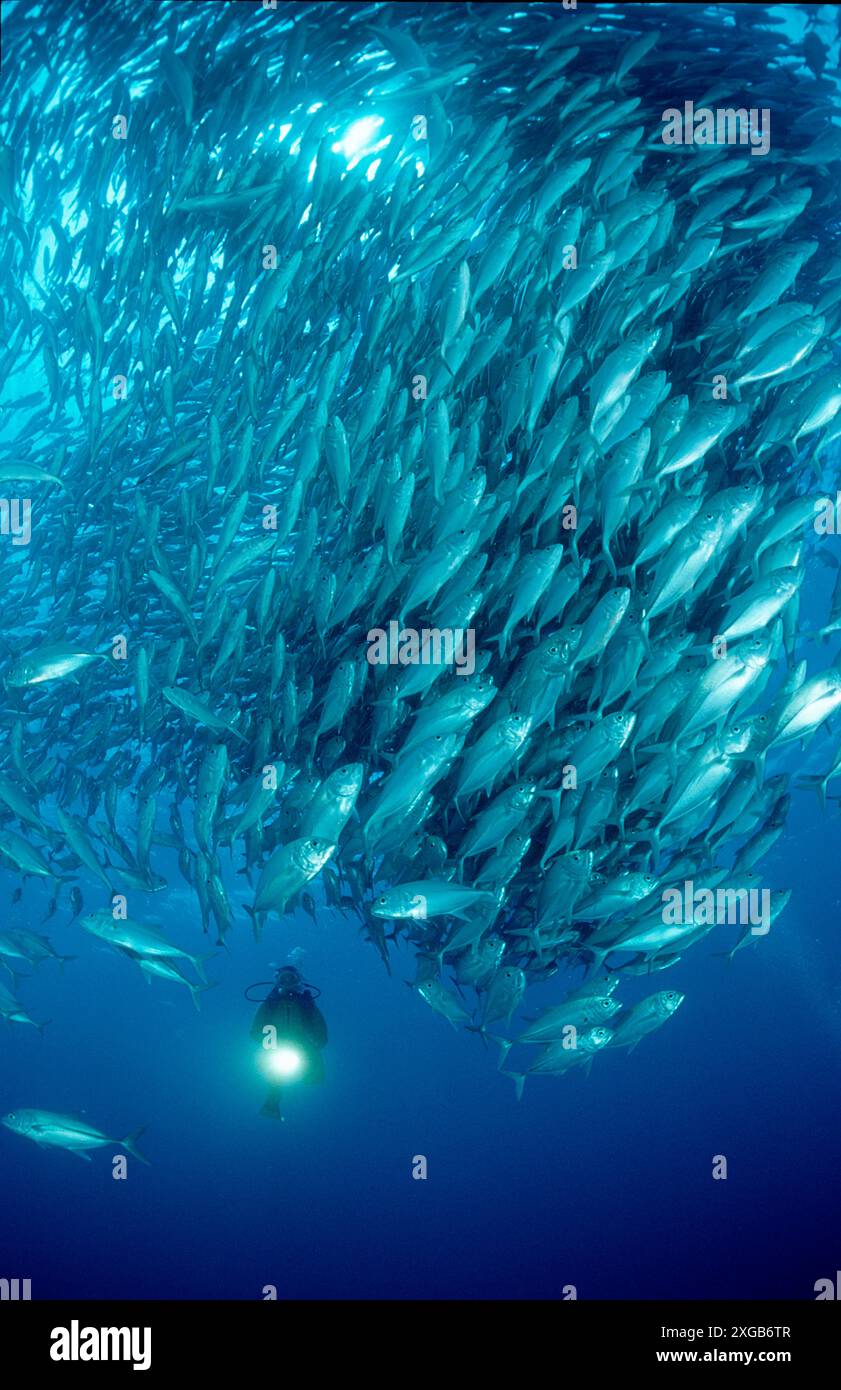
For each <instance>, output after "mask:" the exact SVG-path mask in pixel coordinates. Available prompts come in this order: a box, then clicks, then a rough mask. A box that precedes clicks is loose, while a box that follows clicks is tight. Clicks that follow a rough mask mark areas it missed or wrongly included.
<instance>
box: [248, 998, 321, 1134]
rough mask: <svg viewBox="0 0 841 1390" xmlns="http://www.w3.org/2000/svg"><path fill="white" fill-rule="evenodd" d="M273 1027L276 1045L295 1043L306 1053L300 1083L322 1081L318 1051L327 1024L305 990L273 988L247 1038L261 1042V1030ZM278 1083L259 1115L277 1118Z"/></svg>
mask: <svg viewBox="0 0 841 1390" xmlns="http://www.w3.org/2000/svg"><path fill="white" fill-rule="evenodd" d="M269 1026H274V1029H275V1032H276V1036H277V1039H278V1041H279V1042H282V1041H288V1042H297V1043H300V1044H301V1046H302V1047H303V1048H304V1049H305V1050H306V1056H307V1066H306V1070H305V1071H304V1073H303V1075H302V1076H301V1078H300V1079H301V1081H306V1082H309V1083H310V1084H312V1083H314V1082H315V1083H317V1082H319V1081H323V1080H324V1059H323V1058H322V1056H321V1049H322V1048H323V1047H325V1046H326V1044H327V1024H326V1023H325V1022H324V1015H323V1014H322V1012H321V1010H320V1009H319V1008H318V1007H317V1005H316V1002H315V999H314V998H313V996H312V995H311V994H310V992H309V990H307V989H303V990H294V989H285V990H282V989H280V988H279V987H278V986H277V985H276V986H275V988H274V989H273V990H272V992H271V994H269V995H267V997H266V998H265V999H264V1000H263V1002H262V1004H261V1005H260V1007H259V1009H258V1010H257V1014H256V1016H255V1019H254V1022H253V1023H252V1025H251V1036H252V1038H254V1040H255V1041H256V1042H260V1043H262V1042H263V1039H264V1033H263V1029H264V1028H267V1027H269ZM282 1085H283V1083H282V1082H278V1083H277V1084H276V1085H271V1086H270V1088H269V1095H268V1099H267V1101H266V1104H265V1105H264V1106H263V1112H262V1113H263V1114H268V1115H279V1114H280V1111H279V1108H278V1102H279V1099H280V1092H281V1089H282Z"/></svg>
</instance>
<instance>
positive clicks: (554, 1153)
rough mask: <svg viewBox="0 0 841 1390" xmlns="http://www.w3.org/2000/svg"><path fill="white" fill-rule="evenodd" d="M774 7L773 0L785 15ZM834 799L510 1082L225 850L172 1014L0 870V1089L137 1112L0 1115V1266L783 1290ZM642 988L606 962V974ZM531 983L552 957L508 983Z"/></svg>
mask: <svg viewBox="0 0 841 1390" xmlns="http://www.w3.org/2000/svg"><path fill="white" fill-rule="evenodd" d="M664 8H668V7H664ZM801 8H802V9H805V7H801ZM802 18H803V16H802V14H800V15H798V13H797V11H796V9H795V8H794V7H792V33H793V34H795V33H797V32H800V31H802ZM798 26H799V27H798ZM831 578H832V576H831V575H829V573H828V572H827V570H826V569H825V568H824V567H823V566H820V565H810V567H809V577H808V580H807V585H806V588H805V591H804V595H803V600H802V606H801V616H800V625H801V627H802V629H803V630H804V631H808V630H810V629H812V628H817V627H819V626H820V625H821V623H822V622H823V621H824V615H825V612H826V605H827V601H828V593H829V588H830V587H831ZM827 650H828V651H830V652H832V651H833V648H832V647H830V648H828V649H823V655H824V659H825V658H826V651H827ZM833 732H834V739H833ZM836 745H837V727H836V728H835V729H834V731H827V732H825V733H823V734H821V735H820V736H819V737H818V738H816V739H815V740H813V741H812V743H811V744H810V746H809V749H808V755H807V757H806V758H803V757H801V756H800V755H799V754H798V753H797V752H794V753H790V754H788V755H787V756H786V758H785V759H778V760H777V761H776V762H775V764H774V767H775V770H776V769H777V768H786V767H787V768H790V769H791V770H792V771H795V772H803V771H814V770H819V769H821V768H823V767H825V766H826V765H827V762H828V759H829V757H830V753H831V750H832V749H833V747H835V746H836ZM352 752H353V750H349V753H352ZM838 825H839V822H838V803H837V802H835V801H832V800H831V801H830V802H829V807H828V810H827V812H826V813H825V814H822V813H821V812H820V810H819V808H818V805H817V801H816V798H815V797H814V796H813V795H812V794H811V793H808V792H798V793H796V795H795V801H794V809H793V811H792V814H791V816H790V818H789V821H788V825H787V828H786V831H785V834H784V835H783V837H782V838H781V839H780V840H779V841H778V843H777V844H776V846H775V848H774V849H773V850H772V852H771V854H770V855H769V857H768V859H767V860H766V861H764V862H763V876H764V879H765V880H766V881H767V882H769V883H773V884H774V886H778V887H785V888H790V889H791V890H792V899H791V902H790V905H789V907H788V909H787V910H786V912H785V913H784V914H783V916H782V917H781V919H780V921H779V923H778V924H775V925H774V927H773V928H772V930H771V932H770V933H769V935H768V936H767V938H762V939H759V940H758V941H757V942H756V944H755V945H752V946H750V947H749V948H747V949H745V950H743V951H740V952H739V953H738V954H737V955H736V956H735V959H734V960H733V961H732V962H730V961H728V960H726V959H723V958H721V957H720V956H718V955H717V954H715V951H716V949H725V948H726V946H729V945H732V942H733V940H734V938H735V929H732V932H731V935H730V936H728V937H727V939H726V941H722V942H721V943H720V944H719V942H718V941H716V943H715V945H711V944H709V943H704V944H703V945H701V946H700V947H697V948H696V949H694V950H693V951H692V952H691V953H690V954H689V955H688V956H687V957H686V958H685V959H684V960H683V961H681V962H680V963H679V964H678V965H677V966H676V967H675V968H673V969H672V970H670V971H669V972H668V974H667V975H664V976H663V977H659V976H658V977H655V980H654V985H653V987H654V988H661V987H662V988H670V989H671V988H676V989H680V990H682V991H684V992H685V994H686V999H685V1002H684V1003H683V1005H682V1007H681V1009H680V1010H679V1012H678V1014H677V1015H676V1016H675V1018H674V1019H673V1020H672V1021H671V1022H670V1024H669V1026H668V1030H667V1032H666V1033H664V1034H662V1035H656V1036H654V1037H652V1038H649V1039H646V1040H644V1041H643V1043H642V1044H641V1045H640V1046H639V1048H638V1049H636V1050H635V1051H634V1052H633V1053H632V1054H630V1055H627V1054H626V1053H624V1052H615V1053H606V1054H605V1055H604V1056H602V1057H600V1058H599V1059H598V1062H597V1065H595V1066H594V1067H593V1069H592V1071H591V1072H590V1074H589V1075H585V1074H584V1073H583V1072H579V1071H577V1072H574V1073H573V1074H571V1075H569V1076H567V1077H564V1078H562V1079H557V1080H556V1079H553V1078H542V1077H535V1078H530V1079H529V1080H528V1081H527V1084H526V1087H525V1094H524V1098H523V1100H522V1101H521V1102H518V1101H517V1100H516V1098H515V1093H514V1088H513V1086H512V1083H511V1081H510V1080H509V1079H508V1078H506V1077H505V1076H504V1075H502V1074H501V1073H500V1072H499V1071H498V1070H497V1055H496V1053H495V1051H493V1050H488V1049H486V1048H485V1046H484V1045H483V1042H482V1040H481V1039H480V1038H479V1037H477V1036H475V1035H468V1034H466V1033H464V1032H463V1031H459V1032H456V1031H455V1030H453V1029H451V1028H450V1027H449V1026H448V1024H447V1023H446V1022H445V1021H444V1020H442V1019H441V1018H440V1017H437V1016H436V1015H434V1014H432V1013H431V1011H430V1010H429V1009H428V1008H427V1007H426V1006H425V1005H424V1004H423V1002H422V1001H421V1000H420V999H419V998H418V996H417V995H416V994H414V993H412V992H410V990H409V989H408V988H407V987H406V984H405V983H404V981H406V980H411V979H412V978H413V977H414V961H413V959H412V957H411V955H410V953H409V951H408V950H407V949H406V948H405V946H404V947H402V948H399V947H398V948H397V949H396V950H394V951H393V952H392V956H391V966H392V970H391V976H389V975H388V974H387V973H386V970H385V967H384V965H383V962H382V960H381V959H380V958H379V956H378V955H377V953H376V952H375V951H374V950H373V949H372V948H371V947H370V945H368V944H367V943H366V942H365V941H364V940H363V939H362V937H361V936H360V934H359V933H358V930H357V928H356V926H355V925H354V922H353V919H352V918H347V917H343V916H340V915H339V914H337V913H335V912H332V911H331V910H330V909H329V908H328V907H326V906H324V905H323V904H321V903H319V907H318V914H317V921H316V922H315V923H314V922H313V921H312V919H311V918H310V917H309V916H307V915H306V914H305V913H304V912H302V911H301V910H300V909H298V910H297V911H296V912H295V913H294V914H293V915H292V916H290V917H289V918H287V919H286V920H285V921H284V922H283V923H282V924H279V923H278V922H277V921H272V922H270V923H269V925H268V927H267V929H266V931H265V933H264V936H263V939H262V941H261V942H260V943H259V944H258V943H257V942H255V941H254V940H253V937H252V935H251V932H250V929H249V927H248V924H247V921H246V918H245V914H244V912H243V911H242V909H241V906H239V905H240V904H242V903H243V902H250V901H251V897H252V895H251V892H250V891H249V890H248V888H247V886H246V885H245V884H244V882H243V881H242V879H240V878H238V877H237V875H236V873H235V869H236V867H237V865H236V864H235V863H231V861H230V860H229V859H228V858H227V852H223V865H224V866H225V872H226V883H227V886H228V888H229V891H230V893H231V896H232V900H233V901H234V903H235V904H236V905H237V906H238V910H237V925H236V929H235V930H233V931H231V932H230V933H229V934H228V936H227V938H226V942H225V949H224V950H223V951H222V952H221V953H220V956H219V958H218V960H215V961H213V962H211V963H210V965H209V976H210V978H211V979H213V980H215V981H217V983H216V985H215V987H214V988H213V989H212V990H210V991H208V992H207V993H206V994H204V995H203V996H202V1001H201V1011H200V1012H196V1011H195V1010H194V1008H193V1006H192V1003H191V1001H190V998H189V996H188V994H187V992H186V990H184V989H182V988H179V987H176V986H172V985H168V984H166V983H165V982H162V981H154V982H153V983H152V984H151V985H150V984H147V982H146V981H145V979H144V978H143V976H142V975H141V974H140V972H139V971H138V970H137V969H136V967H135V966H134V965H133V964H132V963H131V962H129V961H128V960H126V959H124V958H121V957H119V956H118V955H116V954H114V953H112V952H109V951H107V950H106V949H104V948H102V947H100V946H98V945H97V943H96V942H95V941H93V939H92V938H90V937H88V936H85V935H84V934H83V933H82V932H81V930H80V929H79V926H78V923H73V924H69V923H68V922H67V917H68V916H69V913H68V911H67V908H66V906H65V902H64V901H62V904H61V906H60V907H59V910H58V912H57V913H56V915H55V916H54V917H53V918H51V920H50V921H49V922H48V923H47V925H46V926H43V927H42V926H41V922H42V918H43V917H44V914H45V912H46V910H47V903H48V900H49V898H50V896H51V894H52V888H51V887H50V886H47V887H46V888H45V887H43V886H42V885H41V884H40V883H37V882H35V881H34V880H32V879H29V880H27V883H26V885H25V888H24V892H23V896H22V899H21V900H20V901H19V902H13V901H12V894H13V891H14V889H15V887H16V886H17V884H18V882H19V879H18V877H17V876H16V875H13V874H12V873H10V872H8V871H7V870H6V869H0V900H2V902H3V904H4V906H3V912H2V927H3V929H8V928H20V927H26V928H30V929H33V930H45V931H48V932H49V933H50V937H51V940H52V941H53V942H54V944H55V946H56V948H57V949H58V950H59V951H60V952H62V953H66V954H68V955H72V956H74V957H76V958H75V959H74V960H72V961H70V962H68V963H67V965H66V966H65V967H64V969H63V970H59V968H58V967H57V965H56V964H55V962H51V961H50V962H47V963H45V964H43V965H42V966H40V967H39V969H38V970H37V972H36V973H35V974H34V975H33V977H32V979H30V980H24V981H23V982H22V983H21V984H20V988H19V997H20V999H21V1002H22V1003H23V1004H24V1005H25V1006H26V1007H27V1009H28V1010H29V1011H30V1013H32V1015H33V1016H34V1017H35V1018H37V1019H39V1020H41V1019H49V1020H50V1023H49V1025H48V1026H47V1028H46V1029H45V1035H44V1037H43V1039H42V1038H39V1037H38V1036H37V1035H36V1034H35V1032H34V1030H32V1029H28V1028H25V1027H17V1026H15V1027H9V1028H8V1029H5V1030H4V1032H3V1039H2V1041H3V1052H2V1058H3V1060H2V1070H0V1114H1V1113H5V1112H6V1111H8V1110H11V1109H14V1108H15V1107H21V1106H32V1107H43V1108H45V1109H49V1110H55V1111H60V1112H68V1113H71V1112H72V1113H76V1112H78V1113H81V1114H82V1115H83V1117H84V1118H85V1119H87V1120H88V1121H89V1122H90V1123H91V1124H94V1125H97V1126H100V1127H102V1128H103V1129H106V1130H107V1131H108V1132H109V1133H110V1134H113V1135H115V1136H119V1135H122V1134H125V1133H128V1132H129V1131H130V1130H132V1129H134V1128H135V1127H137V1126H139V1125H141V1124H142V1125H145V1126H147V1132H146V1133H145V1134H144V1136H143V1139H142V1140H141V1147H142V1149H143V1151H144V1153H145V1154H146V1155H147V1157H148V1158H149V1159H150V1166H149V1167H148V1168H146V1167H142V1166H141V1165H140V1164H138V1163H134V1162H130V1164H129V1176H128V1178H127V1180H125V1181H114V1180H112V1177H111V1168H110V1161H109V1151H104V1152H102V1153H98V1154H95V1155H94V1161H93V1163H92V1164H87V1163H82V1162H79V1161H78V1160H76V1159H74V1158H73V1157H72V1156H70V1155H66V1154H63V1153H59V1152H50V1151H42V1150H39V1149H37V1148H35V1147H34V1146H32V1145H30V1144H27V1143H26V1142H25V1141H24V1140H23V1139H21V1138H19V1137H18V1136H16V1135H13V1134H11V1133H9V1132H7V1131H5V1130H0V1173H2V1194H3V1207H4V1220H3V1230H2V1235H0V1274H3V1275H8V1276H18V1277H23V1278H26V1277H29V1278H31V1279H32V1281H33V1294H34V1296H35V1297H38V1298H50V1297H53V1298H71V1297H72V1298H75V1297H80V1296H81V1297H90V1298H94V1297H100V1298H121V1297H126V1298H142V1297H145V1298H167V1299H179V1298H201V1299H205V1298H206V1299H210V1298H234V1299H259V1298H261V1297H264V1296H265V1290H266V1289H267V1287H270V1288H273V1289H276V1291H277V1296H278V1297H279V1298H282V1299H303V1298H317V1299H331V1298H335V1299H348V1298H366V1299H374V1298H397V1299H411V1298H421V1299H425V1298H450V1299H470V1298H486V1299H496V1298H545V1299H558V1298H562V1297H563V1296H564V1290H565V1289H568V1288H569V1286H574V1288H575V1289H576V1290H577V1295H578V1297H579V1298H582V1299H583V1298H588V1299H597V1298H604V1299H620V1298H629V1297H642V1298H646V1299H663V1298H665V1299H668V1298H701V1297H718V1298H725V1299H726V1298H734V1299H735V1298H748V1297H756V1298H782V1297H793V1298H804V1299H805V1298H810V1297H812V1296H813V1287H814V1283H815V1280H817V1279H818V1278H821V1277H827V1276H829V1277H832V1275H833V1274H834V1271H835V1270H836V1268H837V1266H838V1263H839V1251H841V1211H839V1204H838V1197H837V1192H838V1185H837V1174H838V1172H839V1168H841V1127H839V1124H838V1086H837V1078H838V1073H839V1065H841V958H839V951H838V945H837V921H838V915H839V906H841V866H839V844H841V837H839V829H838ZM154 863H155V867H156V869H157V870H158V872H160V873H162V874H163V875H164V876H165V877H166V878H167V880H168V882H169V883H170V885H171V886H170V889H169V891H168V892H167V894H166V895H161V896H162V899H163V902H162V905H161V906H159V905H158V901H157V898H151V899H149V900H148V901H149V902H150V903H151V904H152V906H151V907H150V909H149V912H148V914H147V917H148V920H150V921H156V920H157V921H158V922H159V923H160V925H161V926H162V927H163V928H164V929H165V930H167V931H168V932H171V933H172V934H173V936H175V937H177V939H178V940H179V941H183V942H190V943H192V946H191V949H192V948H195V949H197V950H200V949H205V948H207V949H209V947H206V943H205V942H204V940H203V938H202V937H201V935H200V923H199V919H198V911H197V908H196V906H195V902H194V899H193V897H192V895H191V893H190V892H189V890H188V888H187V886H186V885H185V884H184V883H183V880H182V879H181V878H180V876H179V873H178V868H177V863H176V861H175V858H174V856H173V855H172V853H171V851H169V850H164V849H158V848H156V850H155V856H154ZM79 882H80V884H81V885H82V888H83V891H84V892H85V895H86V898H87V897H88V895H90V897H91V899H93V897H94V896H95V893H96V889H95V885H94V884H93V883H92V881H91V880H90V879H89V877H88V876H87V875H86V874H85V873H84V871H82V872H81V873H80V875H79ZM296 948H299V949H300V950H301V951H302V952H303V953H304V954H303V956H302V957H301V963H300V964H301V969H302V971H303V973H304V974H305V976H306V978H307V979H308V980H310V981H311V982H312V983H313V984H314V985H316V986H317V987H318V988H319V989H320V990H321V991H322V993H321V998H320V1000H319V1004H320V1007H321V1008H322V1011H323V1013H324V1015H325V1018H326V1020H327V1025H328V1028H329V1035H330V1038H329V1044H328V1047H327V1050H326V1054H325V1060H326V1079H325V1082H324V1084H323V1086H321V1087H318V1088H311V1089H310V1088H304V1087H301V1088H300V1090H297V1091H294V1090H290V1095H289V1098H288V1103H287V1105H286V1114H285V1119H284V1122H283V1123H282V1124H277V1123H271V1122H267V1121H266V1120H265V1119H264V1118H261V1117H260V1116H259V1115H258V1110H259V1107H260V1104H261V1101H262V1097H263V1090H264V1087H263V1083H262V1079H261V1077H260V1075H259V1073H258V1071H257V1068H256V1066H255V1059H254V1048H253V1045H251V1044H250V1042H249V1039H248V1028H249V1025H250V1022H251V1019H252V1017H253V1013H254V1005H253V1004H250V1003H249V1002H248V1001H247V1000H246V999H245V998H244V990H245V989H246V987H247V986H249V985H250V984H251V983H252V982H253V981H258V980H267V979H268V978H270V976H271V974H272V970H271V968H270V963H275V962H277V963H280V962H282V961H283V960H285V959H286V958H287V957H288V955H289V953H290V952H292V951H294V950H295V949H296ZM580 978H581V976H580V972H578V973H570V976H569V980H568V983H569V985H570V986H572V985H573V984H575V983H578V982H579V980H580ZM563 983H564V984H565V983H567V981H565V980H564V981H563ZM651 987H652V985H651V982H650V981H645V980H641V979H633V980H629V981H627V983H626V986H625V987H624V988H623V996H625V997H626V998H627V1000H628V1001H633V1000H635V999H638V998H641V997H643V996H644V995H645V994H646V993H648V992H650V989H651ZM558 997H559V988H558V979H557V978H556V979H555V980H553V981H550V982H548V983H547V984H545V985H542V986H538V987H536V988H535V989H533V990H530V992H529V1005H530V1006H531V1007H533V1006H534V1005H536V1004H542V1003H546V1004H549V1003H554V1002H555V1001H556V1000H557V998H558ZM419 1155H423V1156H425V1158H426V1160H427V1165H428V1177H427V1178H426V1180H423V1181H418V1180H416V1179H415V1178H414V1177H413V1166H414V1163H415V1160H416V1158H417V1156H419ZM717 1155H723V1156H724V1157H725V1158H726V1159H727V1167H728V1176H727V1180H726V1181H714V1180H713V1179H712V1176H711V1175H712V1169H713V1163H714V1159H715V1157H716V1156H717Z"/></svg>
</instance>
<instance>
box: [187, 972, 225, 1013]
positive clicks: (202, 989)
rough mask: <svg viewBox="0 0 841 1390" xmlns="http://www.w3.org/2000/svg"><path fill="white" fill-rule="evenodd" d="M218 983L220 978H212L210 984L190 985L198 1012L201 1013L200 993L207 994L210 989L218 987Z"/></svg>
mask: <svg viewBox="0 0 841 1390" xmlns="http://www.w3.org/2000/svg"><path fill="white" fill-rule="evenodd" d="M218 983H219V981H218V980H212V981H211V983H210V984H204V985H190V994H191V996H192V1000H193V1003H194V1004H195V1006H196V1013H201V1004H200V1003H199V995H200V994H206V993H207V991H208V990H209V989H216V986H217V985H218Z"/></svg>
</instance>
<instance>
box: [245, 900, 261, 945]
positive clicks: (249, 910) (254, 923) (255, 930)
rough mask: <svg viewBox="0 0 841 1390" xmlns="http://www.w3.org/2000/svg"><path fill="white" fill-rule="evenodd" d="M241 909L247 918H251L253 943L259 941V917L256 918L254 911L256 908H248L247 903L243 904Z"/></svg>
mask: <svg viewBox="0 0 841 1390" xmlns="http://www.w3.org/2000/svg"><path fill="white" fill-rule="evenodd" d="M243 907H244V909H245V911H246V912H247V913H248V915H249V917H250V918H251V930H252V931H253V933H254V940H255V941H259V940H260V919H259V917H258V916H257V910H256V908H253V907H249V906H248V903H243Z"/></svg>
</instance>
